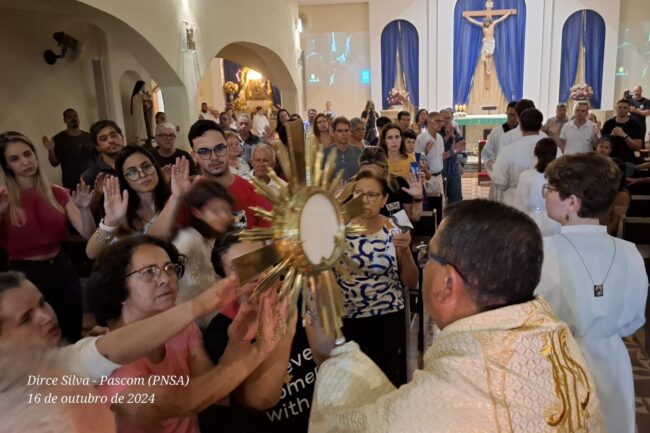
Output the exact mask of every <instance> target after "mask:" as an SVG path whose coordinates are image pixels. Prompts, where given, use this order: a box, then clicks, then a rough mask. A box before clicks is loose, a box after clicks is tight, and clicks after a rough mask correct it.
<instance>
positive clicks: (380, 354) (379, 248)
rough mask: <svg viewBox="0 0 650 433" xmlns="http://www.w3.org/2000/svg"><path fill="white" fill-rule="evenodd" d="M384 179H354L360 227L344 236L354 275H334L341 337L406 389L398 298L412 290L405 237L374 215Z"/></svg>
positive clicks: (413, 270)
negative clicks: (341, 311) (341, 302)
mask: <svg viewBox="0 0 650 433" xmlns="http://www.w3.org/2000/svg"><path fill="white" fill-rule="evenodd" d="M388 192H389V186H388V182H387V181H386V178H385V177H383V176H377V175H375V174H373V173H372V172H369V171H362V172H361V173H359V175H358V176H357V183H356V186H355V189H354V192H353V195H354V196H355V197H358V196H362V197H363V207H364V213H363V214H362V215H361V216H360V217H358V218H355V219H353V220H352V223H353V224H358V225H360V226H363V227H364V229H365V232H364V233H363V234H360V235H348V236H347V237H346V242H347V244H348V247H349V248H348V249H349V250H350V251H351V253H349V254H350V258H351V259H352V261H353V262H354V263H356V264H357V266H358V270H349V272H343V271H342V270H341V269H337V270H336V278H337V282H338V284H339V285H340V286H341V289H342V290H343V294H344V299H345V318H344V320H343V335H344V336H345V338H346V339H348V340H354V341H356V342H357V343H358V344H359V346H360V347H361V350H362V351H363V352H364V353H366V354H367V355H368V356H369V357H370V358H371V359H372V360H373V361H374V362H375V363H376V364H377V365H378V366H379V367H380V368H381V369H382V371H383V372H384V373H385V374H386V376H387V377H388V378H389V379H390V380H391V382H393V384H394V385H395V386H399V385H401V384H404V383H406V347H405V345H406V343H405V342H406V327H405V324H406V318H405V315H404V302H406V301H407V300H405V296H404V294H403V293H404V292H405V291H406V292H407V293H408V290H410V289H415V288H416V287H417V284H418V268H417V266H416V265H415V261H414V260H413V255H412V254H411V246H410V245H411V235H410V234H409V233H408V232H407V233H401V232H400V230H399V229H398V228H397V227H396V226H395V225H394V224H393V223H392V222H391V220H390V219H388V218H386V217H385V216H383V215H381V213H380V210H381V208H382V207H383V206H384V205H385V204H386V201H387V199H388Z"/></svg>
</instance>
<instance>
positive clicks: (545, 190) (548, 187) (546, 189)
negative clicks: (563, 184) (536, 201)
mask: <svg viewBox="0 0 650 433" xmlns="http://www.w3.org/2000/svg"><path fill="white" fill-rule="evenodd" d="M557 190H558V189H557V188H555V187H554V186H551V185H549V184H548V183H545V184H544V185H543V186H542V197H544V198H546V196H547V195H548V192H549V191H557Z"/></svg>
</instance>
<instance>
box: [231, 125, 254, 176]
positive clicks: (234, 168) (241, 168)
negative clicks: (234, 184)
mask: <svg viewBox="0 0 650 433" xmlns="http://www.w3.org/2000/svg"><path fill="white" fill-rule="evenodd" d="M226 143H227V145H228V157H229V165H230V172H231V173H232V174H236V175H237V176H239V177H241V178H242V179H246V180H250V178H251V176H253V173H252V170H251V166H250V165H248V163H247V162H246V160H244V158H242V157H241V155H242V153H243V152H244V149H242V144H241V140H240V139H239V136H238V135H237V134H235V133H234V132H231V131H226Z"/></svg>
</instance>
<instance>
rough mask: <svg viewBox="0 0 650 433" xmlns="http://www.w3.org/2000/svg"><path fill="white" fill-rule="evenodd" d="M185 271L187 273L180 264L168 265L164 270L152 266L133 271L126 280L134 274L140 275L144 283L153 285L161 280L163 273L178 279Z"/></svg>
mask: <svg viewBox="0 0 650 433" xmlns="http://www.w3.org/2000/svg"><path fill="white" fill-rule="evenodd" d="M183 271H185V268H184V267H183V265H180V264H178V263H167V264H166V265H164V266H163V267H162V269H161V268H160V266H158V265H151V266H147V267H146V268H142V269H138V270H136V271H133V272H131V273H130V274H126V275H125V276H124V278H129V277H130V276H131V275H134V274H140V277H141V278H142V280H143V281H144V282H146V283H151V282H152V281H157V280H158V279H159V278H160V274H162V273H163V272H164V273H165V274H166V275H167V276H169V277H177V278H178V277H182V276H183Z"/></svg>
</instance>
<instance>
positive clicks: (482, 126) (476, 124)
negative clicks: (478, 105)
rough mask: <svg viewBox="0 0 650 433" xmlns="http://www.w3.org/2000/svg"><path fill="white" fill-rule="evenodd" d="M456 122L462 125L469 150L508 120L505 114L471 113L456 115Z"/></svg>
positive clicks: (462, 132) (462, 131)
mask: <svg viewBox="0 0 650 433" xmlns="http://www.w3.org/2000/svg"><path fill="white" fill-rule="evenodd" d="M454 122H456V124H457V125H458V126H460V129H461V134H462V135H463V137H465V142H466V143H467V144H468V150H469V151H472V150H473V149H474V147H475V146H478V142H479V141H480V140H485V138H486V137H487V135H488V134H489V133H490V131H491V130H492V129H494V128H495V127H497V126H499V125H502V124H504V123H505V122H506V115H505V114H470V115H467V116H455V117H454Z"/></svg>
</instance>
